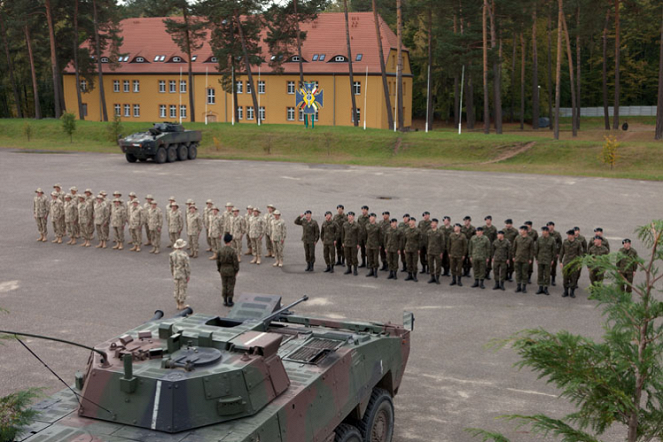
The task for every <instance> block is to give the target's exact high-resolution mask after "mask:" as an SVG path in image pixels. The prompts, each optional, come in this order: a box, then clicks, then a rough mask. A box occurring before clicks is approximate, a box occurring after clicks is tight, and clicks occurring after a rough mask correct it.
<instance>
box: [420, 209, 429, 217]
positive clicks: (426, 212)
mask: <svg viewBox="0 0 663 442" xmlns="http://www.w3.org/2000/svg"><path fill="white" fill-rule="evenodd" d="M426 215H430V212H429V211H428V210H426V211H425V212H424V213H422V214H421V216H426Z"/></svg>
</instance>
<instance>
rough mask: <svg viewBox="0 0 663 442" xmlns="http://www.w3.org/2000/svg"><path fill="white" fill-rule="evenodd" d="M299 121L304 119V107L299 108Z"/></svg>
mask: <svg viewBox="0 0 663 442" xmlns="http://www.w3.org/2000/svg"><path fill="white" fill-rule="evenodd" d="M299 121H304V109H299Z"/></svg>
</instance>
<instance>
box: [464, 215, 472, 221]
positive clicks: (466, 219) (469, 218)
mask: <svg viewBox="0 0 663 442" xmlns="http://www.w3.org/2000/svg"><path fill="white" fill-rule="evenodd" d="M468 220H469V221H472V217H471V216H469V215H467V216H466V217H465V218H463V221H468Z"/></svg>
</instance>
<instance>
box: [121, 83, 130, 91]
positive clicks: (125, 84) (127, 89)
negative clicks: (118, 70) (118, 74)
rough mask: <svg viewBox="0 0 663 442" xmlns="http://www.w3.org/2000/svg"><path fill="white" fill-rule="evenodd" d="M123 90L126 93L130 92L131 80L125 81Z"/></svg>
mask: <svg viewBox="0 0 663 442" xmlns="http://www.w3.org/2000/svg"><path fill="white" fill-rule="evenodd" d="M122 90H123V91H124V92H129V80H124V81H123V82H122Z"/></svg>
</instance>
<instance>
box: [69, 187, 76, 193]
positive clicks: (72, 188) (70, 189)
mask: <svg viewBox="0 0 663 442" xmlns="http://www.w3.org/2000/svg"><path fill="white" fill-rule="evenodd" d="M72 190H75V191H76V192H78V187H76V186H71V187H70V188H69V191H70V192H71V191H72Z"/></svg>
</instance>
